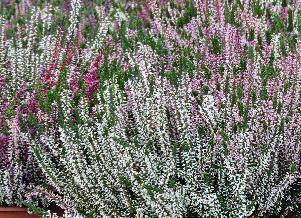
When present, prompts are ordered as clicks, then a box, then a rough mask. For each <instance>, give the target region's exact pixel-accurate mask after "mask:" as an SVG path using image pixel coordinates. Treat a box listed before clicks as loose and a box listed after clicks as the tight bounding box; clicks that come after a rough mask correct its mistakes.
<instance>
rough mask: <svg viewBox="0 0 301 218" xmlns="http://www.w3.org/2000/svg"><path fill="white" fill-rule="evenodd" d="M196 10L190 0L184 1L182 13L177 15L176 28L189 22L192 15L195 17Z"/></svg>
mask: <svg viewBox="0 0 301 218" xmlns="http://www.w3.org/2000/svg"><path fill="white" fill-rule="evenodd" d="M196 15H197V11H196V8H195V7H194V5H193V2H192V1H191V0H189V1H187V2H186V6H185V10H184V14H183V16H182V17H179V18H178V20H177V23H176V26H177V28H182V27H183V26H184V25H186V24H187V23H189V22H190V20H191V19H192V18H193V17H196Z"/></svg>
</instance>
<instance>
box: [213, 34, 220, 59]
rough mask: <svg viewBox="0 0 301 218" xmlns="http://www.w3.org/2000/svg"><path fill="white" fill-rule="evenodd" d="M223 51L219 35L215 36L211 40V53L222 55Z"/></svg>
mask: <svg viewBox="0 0 301 218" xmlns="http://www.w3.org/2000/svg"><path fill="white" fill-rule="evenodd" d="M221 51H222V44H221V43H220V40H219V38H218V36H217V35H213V36H212V38H211V52H212V53H213V54H215V55H217V54H220V53H221Z"/></svg>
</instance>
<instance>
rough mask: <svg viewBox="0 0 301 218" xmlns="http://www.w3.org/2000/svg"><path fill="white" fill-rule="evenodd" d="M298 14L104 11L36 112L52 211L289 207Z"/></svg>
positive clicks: (242, 6)
mask: <svg viewBox="0 0 301 218" xmlns="http://www.w3.org/2000/svg"><path fill="white" fill-rule="evenodd" d="M73 2H76V1H73ZM298 5H300V3H299V2H295V3H292V4H288V3H285V1H284V3H282V4H278V3H277V2H272V1H271V2H261V1H250V2H249V1H210V0H208V1H177V2H176V1H169V2H156V1H150V2H146V3H145V4H138V3H135V2H129V3H126V5H123V4H119V5H117V4H115V5H114V4H113V6H114V7H113V8H114V10H116V11H118V13H117V12H116V11H115V12H114V10H113V12H112V11H110V10H109V13H108V12H105V11H104V10H103V11H102V13H100V14H101V16H102V18H103V22H102V23H100V28H99V30H98V33H96V39H95V41H94V42H93V43H91V45H89V46H87V47H86V48H85V49H84V54H83V59H82V61H81V62H78V60H81V59H80V58H79V59H78V58H77V57H76V55H72V56H71V57H70V66H69V67H66V66H65V65H63V66H62V68H61V69H62V72H64V73H65V74H66V76H63V77H59V78H60V79H59V80H57V81H53V82H52V83H51V84H52V85H51V86H50V87H48V89H49V92H48V93H50V94H48V96H49V97H47V95H46V99H45V100H46V105H47V107H48V112H50V111H51V109H52V112H50V113H48V114H47V113H45V112H47V110H44V111H43V114H44V116H45V117H47V119H48V123H47V125H46V130H45V131H41V132H39V133H38V134H37V135H36V137H35V138H34V139H32V141H31V144H32V145H33V147H34V149H33V152H34V153H35V156H36V158H37V161H38V162H39V165H40V166H41V168H42V170H43V172H44V173H45V174H46V175H47V178H48V180H49V181H50V183H51V184H52V185H53V186H54V187H55V189H56V190H58V192H59V193H60V195H58V196H56V197H60V198H59V199H60V200H59V201H58V202H59V203H60V204H61V205H62V206H63V207H65V208H66V209H69V210H71V211H73V212H74V211H76V212H78V213H80V214H82V215H83V216H87V217H103V216H114V217H131V216H136V217H249V216H263V215H267V216H268V215H272V214H279V213H281V212H282V211H283V210H284V209H287V208H289V209H290V210H293V209H294V207H295V206H296V205H295V202H294V200H293V199H296V198H298V197H299V194H298V193H292V191H291V190H292V187H294V186H295V185H296V184H298V181H299V179H300V169H299V166H300V142H301V140H300V133H301V129H300V125H299V123H300V121H301V111H300V104H301V101H300V100H301V98H300V95H301V92H300V82H301V81H300V80H301V74H300V71H299V67H298V66H299V65H300V63H299V62H300V49H301V47H300V45H301V44H300V33H299V26H300V13H299V12H298V9H297V8H298V7H297V6H298ZM294 6H295V7H294ZM73 10H74V13H76V10H75V9H73ZM72 13H73V12H71V14H72ZM72 22H73V21H72V20H71V25H70V29H71V27H72V28H77V26H80V25H78V24H76V23H74V25H73V24H72ZM63 59H64V58H62V59H60V61H61V60H63ZM72 62H73V63H74V62H77V63H78V64H81V65H82V66H86V67H84V69H83V72H82V71H81V70H78V71H77V70H76V68H75V67H74V65H73V63H72ZM65 74H63V75H65ZM74 78H76V79H75V80H74ZM62 84H64V85H62ZM66 88H67V89H66ZM68 89H69V90H68ZM51 96H52V97H51ZM54 196H55V195H54ZM54 196H53V197H54Z"/></svg>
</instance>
